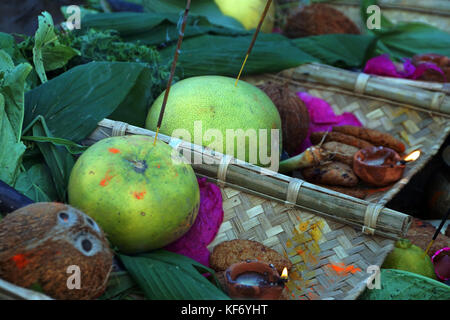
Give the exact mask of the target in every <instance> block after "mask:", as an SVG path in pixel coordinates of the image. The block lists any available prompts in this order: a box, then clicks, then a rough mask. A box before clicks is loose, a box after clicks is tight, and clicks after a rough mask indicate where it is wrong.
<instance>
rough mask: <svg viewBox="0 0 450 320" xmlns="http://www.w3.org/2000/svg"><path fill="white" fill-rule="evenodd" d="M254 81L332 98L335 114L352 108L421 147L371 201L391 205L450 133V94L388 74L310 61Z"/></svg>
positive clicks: (365, 120) (409, 147)
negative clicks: (397, 177) (398, 175)
mask: <svg viewBox="0 0 450 320" xmlns="http://www.w3.org/2000/svg"><path fill="white" fill-rule="evenodd" d="M246 80H247V81H249V82H251V83H253V84H262V83H264V82H266V81H268V80H270V81H271V82H275V83H279V84H286V83H288V85H289V87H290V88H291V89H292V90H294V91H296V92H300V91H303V92H308V93H309V94H311V95H313V96H316V97H318V98H321V99H323V100H325V101H327V102H328V103H329V104H330V105H331V107H332V108H333V110H334V112H335V113H336V114H342V113H343V112H351V113H353V114H354V115H355V116H356V117H357V118H358V120H359V121H360V122H361V123H362V125H363V126H364V127H367V128H370V129H376V130H379V131H382V132H388V133H390V134H392V135H393V136H395V137H396V138H398V139H399V140H401V141H402V142H403V143H404V144H405V146H406V151H405V154H408V153H410V152H412V151H414V150H418V149H419V150H421V152H422V154H421V157H420V158H419V159H418V160H417V161H415V162H414V163H412V164H408V165H407V167H406V169H405V172H404V174H403V178H402V179H401V180H399V181H397V182H396V183H395V184H394V185H393V186H390V187H386V188H381V189H373V190H370V192H369V194H368V196H367V197H366V198H365V200H366V201H369V202H372V203H377V204H381V205H386V204H387V203H388V202H389V200H391V199H392V198H393V197H394V196H395V195H396V194H397V193H398V192H399V191H400V190H401V189H402V188H403V187H404V186H405V185H406V184H407V183H408V182H409V181H410V180H411V178H412V177H413V176H414V175H415V174H416V173H418V172H419V171H420V169H422V168H423V167H424V166H425V165H426V164H427V162H428V161H430V160H431V159H432V158H433V156H434V155H435V154H436V153H437V152H438V151H439V149H440V147H441V145H442V144H443V142H444V141H445V139H446V138H447V137H448V135H449V133H450V96H448V95H447V94H446V93H445V92H443V91H442V90H437V91H432V90H426V89H423V88H418V87H417V86H410V85H408V84H405V83H397V82H395V81H391V79H387V78H384V77H373V76H367V75H365V74H361V73H357V72H351V71H346V70H342V69H338V68H333V67H330V66H324V65H319V64H306V65H303V66H300V67H298V68H295V69H290V70H285V71H283V72H281V73H279V74H277V75H273V74H267V75H263V76H256V77H248V78H246Z"/></svg>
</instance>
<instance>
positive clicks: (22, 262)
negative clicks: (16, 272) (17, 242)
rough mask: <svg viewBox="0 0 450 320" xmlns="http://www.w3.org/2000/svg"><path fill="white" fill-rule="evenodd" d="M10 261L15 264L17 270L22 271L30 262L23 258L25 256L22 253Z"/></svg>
mask: <svg viewBox="0 0 450 320" xmlns="http://www.w3.org/2000/svg"><path fill="white" fill-rule="evenodd" d="M11 259H12V260H13V261H14V262H15V264H16V267H17V268H18V269H23V268H24V267H25V266H26V265H27V264H28V263H30V260H28V259H27V258H25V255H24V254H22V253H19V254H16V255H15V256H14V257H12V258H11Z"/></svg>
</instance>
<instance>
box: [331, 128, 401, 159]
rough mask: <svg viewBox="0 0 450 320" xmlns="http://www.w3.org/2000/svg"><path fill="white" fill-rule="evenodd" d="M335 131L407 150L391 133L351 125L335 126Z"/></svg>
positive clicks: (375, 143) (377, 144)
mask: <svg viewBox="0 0 450 320" xmlns="http://www.w3.org/2000/svg"><path fill="white" fill-rule="evenodd" d="M333 132H340V133H343V134H347V135H350V136H353V137H356V138H358V139H363V140H366V141H368V142H370V143H372V144H373V145H374V146H383V147H388V148H391V149H393V150H395V151H397V152H400V153H403V152H405V145H404V144H403V143H402V142H401V141H399V140H397V139H396V138H394V137H393V136H392V135H390V134H389V133H385V132H380V131H378V130H373V129H368V128H363V127H357V126H349V125H347V126H335V127H333Z"/></svg>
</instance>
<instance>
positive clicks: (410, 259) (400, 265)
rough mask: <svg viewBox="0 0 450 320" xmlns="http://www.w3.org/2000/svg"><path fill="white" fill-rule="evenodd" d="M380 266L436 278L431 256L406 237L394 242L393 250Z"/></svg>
mask: <svg viewBox="0 0 450 320" xmlns="http://www.w3.org/2000/svg"><path fill="white" fill-rule="evenodd" d="M382 268H384V269H398V270H404V271H409V272H413V273H417V274H420V275H423V276H425V277H429V278H432V279H435V280H436V279H437V277H436V274H435V273H434V266H433V262H432V261H431V258H430V257H429V256H428V255H427V254H426V253H425V251H424V250H422V249H421V248H419V247H418V246H416V245H413V244H412V243H411V241H409V240H407V239H402V240H398V241H397V242H396V243H395V248H394V250H392V251H391V252H390V253H389V254H388V256H387V257H386V260H384V263H383V265H382Z"/></svg>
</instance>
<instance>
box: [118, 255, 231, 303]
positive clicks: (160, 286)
mask: <svg viewBox="0 0 450 320" xmlns="http://www.w3.org/2000/svg"><path fill="white" fill-rule="evenodd" d="M119 258H120V260H121V261H122V262H123V264H124V265H125V268H126V269H127V270H128V272H129V273H130V275H131V277H132V278H133V279H134V280H135V281H136V282H137V284H138V285H139V286H140V287H141V289H142V290H143V291H144V293H145V295H146V297H147V298H148V299H159V300H186V299H191V300H202V299H211V300H228V299H229V298H228V296H227V295H225V294H224V293H223V292H222V291H221V290H220V289H219V288H218V287H216V286H214V285H213V284H212V283H211V282H210V281H208V280H207V279H206V278H205V277H204V276H202V275H201V274H200V273H199V271H200V272H203V273H211V274H212V275H214V271H213V270H211V269H209V268H207V267H205V266H203V265H201V264H199V263H197V262H196V261H194V260H192V259H190V258H188V257H185V256H183V255H179V254H176V253H172V252H168V251H165V250H156V251H153V252H151V253H146V254H141V255H137V256H127V255H122V254H120V255H119ZM214 278H215V276H214ZM216 284H217V285H218V281H217V279H216Z"/></svg>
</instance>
